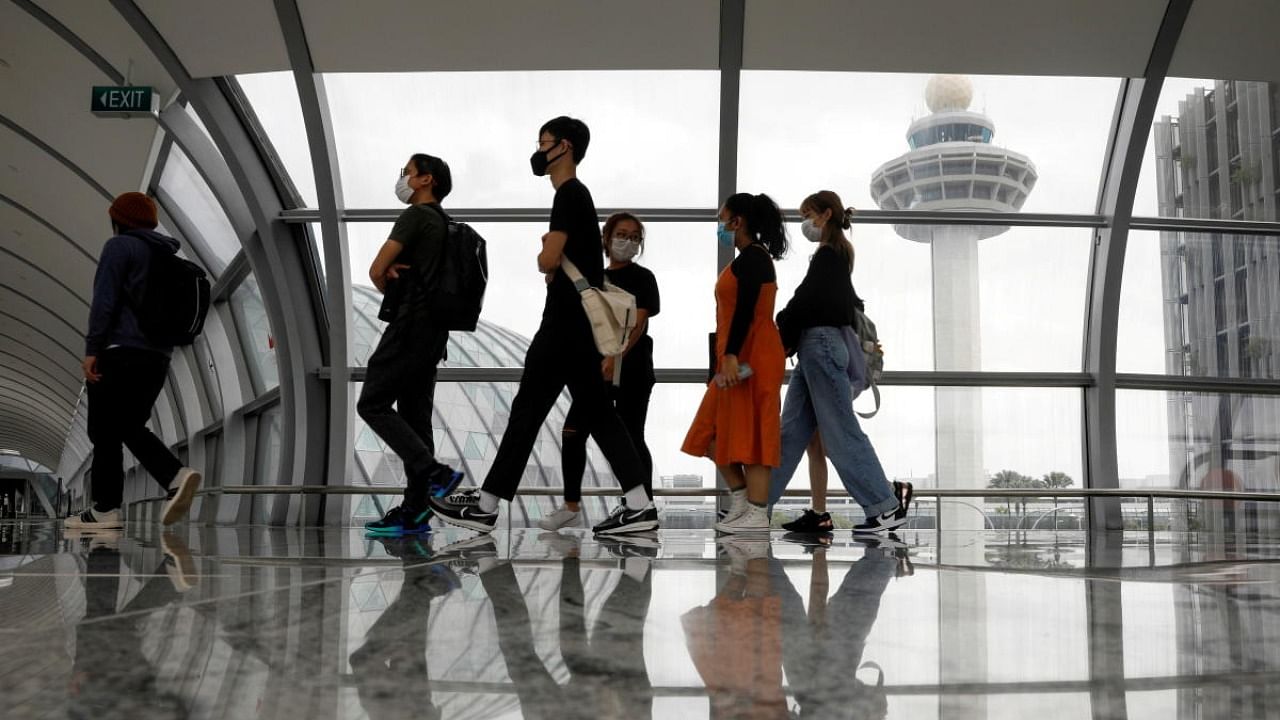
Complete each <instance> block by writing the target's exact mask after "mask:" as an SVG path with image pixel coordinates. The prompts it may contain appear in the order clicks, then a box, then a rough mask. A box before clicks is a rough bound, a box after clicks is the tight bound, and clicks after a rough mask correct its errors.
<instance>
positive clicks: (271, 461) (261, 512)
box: [253, 405, 290, 523]
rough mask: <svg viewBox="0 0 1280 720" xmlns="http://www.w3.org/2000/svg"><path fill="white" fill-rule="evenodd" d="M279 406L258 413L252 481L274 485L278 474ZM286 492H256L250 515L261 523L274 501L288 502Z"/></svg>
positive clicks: (278, 480)
mask: <svg viewBox="0 0 1280 720" xmlns="http://www.w3.org/2000/svg"><path fill="white" fill-rule="evenodd" d="M280 413H281V411H280V406H279V405H275V406H273V407H270V408H268V409H266V410H263V411H262V412H261V413H259V414H258V417H257V420H256V423H257V434H256V436H255V437H256V442H255V443H254V446H253V484H254V485H277V484H279V483H280V478H279V476H278V475H277V473H278V472H279V470H280ZM289 501H290V498H289V496H288V495H275V496H272V495H259V496H255V497H254V498H253V510H254V517H255V520H256V521H257V522H260V523H265V522H266V520H267V518H269V517H270V515H271V508H272V507H274V506H275V504H276V503H288V502H289Z"/></svg>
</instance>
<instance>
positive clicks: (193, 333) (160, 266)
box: [133, 240, 210, 346]
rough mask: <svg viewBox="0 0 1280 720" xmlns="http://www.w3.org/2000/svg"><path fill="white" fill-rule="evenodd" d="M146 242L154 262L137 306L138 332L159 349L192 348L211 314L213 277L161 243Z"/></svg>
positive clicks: (136, 299) (138, 292)
mask: <svg viewBox="0 0 1280 720" xmlns="http://www.w3.org/2000/svg"><path fill="white" fill-rule="evenodd" d="M144 242H146V243H147V244H148V245H150V246H151V259H150V261H149V262H148V263H147V273H146V276H145V277H146V279H145V280H144V282H143V285H142V287H141V288H139V289H138V291H137V296H136V297H135V298H134V303H133V313H134V315H135V316H137V318H138V328H139V329H140V330H142V334H143V335H145V336H146V338H147V340H149V341H150V342H153V343H155V344H156V345H171V346H178V345H190V344H191V343H193V342H195V340H196V338H197V337H199V335H200V333H201V331H203V330H204V319H205V316H207V315H208V314H209V301H210V286H209V276H208V275H207V274H205V271H204V270H203V269H201V268H200V266H199V265H196V264H195V263H193V262H191V261H190V260H185V259H183V258H180V257H178V256H177V254H176V253H171V252H169V250H168V248H162V247H160V245H159V243H155V242H151V241H150V240H144Z"/></svg>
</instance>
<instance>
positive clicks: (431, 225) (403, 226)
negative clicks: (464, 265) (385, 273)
mask: <svg viewBox="0 0 1280 720" xmlns="http://www.w3.org/2000/svg"><path fill="white" fill-rule="evenodd" d="M441 212H442V211H441V209H440V205H439V203H430V204H423V205H410V206H409V207H407V208H405V209H404V212H402V213H400V217H398V218H396V224H395V225H394V226H392V228H391V234H390V235H388V236H387V238H388V239H390V240H395V241H396V242H398V243H400V244H401V245H403V246H404V248H403V249H401V250H400V254H399V255H398V256H396V260H395V261H396V262H397V263H403V264H405V265H408V266H409V269H408V270H405V271H402V272H401V275H400V277H401V278H402V279H403V278H409V277H411V278H413V279H414V280H415V282H413V283H412V285H411V286H410V290H409V293H410V294H409V295H408V296H407V297H406V298H405V302H404V304H403V305H402V306H401V310H400V317H404V316H405V315H407V314H409V313H412V314H414V315H415V316H421V315H422V314H424V313H425V312H426V311H427V307H426V293H425V289H426V285H427V283H426V280H427V279H428V277H427V276H428V274H429V273H430V272H431V270H432V269H433V267H434V266H435V263H436V262H437V261H438V260H439V258H440V252H441V250H443V249H444V241H445V238H446V236H447V235H448V232H449V226H448V225H447V224H446V223H445V220H444V218H443V217H441V214H440V213H441Z"/></svg>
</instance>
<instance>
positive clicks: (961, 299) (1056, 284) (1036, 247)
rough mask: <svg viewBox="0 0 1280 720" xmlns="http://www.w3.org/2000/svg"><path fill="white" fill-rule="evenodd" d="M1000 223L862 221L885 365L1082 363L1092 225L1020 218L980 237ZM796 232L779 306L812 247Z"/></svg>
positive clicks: (858, 229)
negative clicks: (1027, 222) (1029, 222)
mask: <svg viewBox="0 0 1280 720" xmlns="http://www.w3.org/2000/svg"><path fill="white" fill-rule="evenodd" d="M994 230H996V229H994V228H981V227H962V226H954V227H953V226H927V225H920V226H916V225H900V226H888V225H856V226H855V227H854V228H853V230H852V232H851V233H850V239H851V240H852V241H853V243H854V247H855V254H856V264H855V267H854V271H853V281H854V287H855V288H856V289H857V291H858V294H859V296H861V297H862V298H863V300H864V301H865V302H866V304H867V314H868V316H870V317H871V318H872V319H873V320H874V321H875V322H876V329H877V331H878V332H879V334H880V339H881V343H882V344H883V345H884V348H885V369H886V370H934V369H937V370H982V371H1030V370H1054V371H1079V370H1080V367H1081V342H1082V337H1083V333H1084V303H1085V291H1086V288H1087V284H1088V272H1089V249H1090V244H1091V242H1092V240H1091V238H1092V233H1091V232H1090V231H1089V230H1087V229H1081V228H1029V227H1014V228H1008V229H1007V230H1006V231H1005V232H1003V233H1000V234H997V235H994V236H993V237H988V238H987V239H984V240H976V238H977V237H980V236H981V235H990V234H992V232H993V231H994ZM788 235H789V236H790V238H791V241H792V247H791V251H790V253H789V254H788V255H787V257H786V258H784V259H783V260H782V261H781V262H779V263H778V264H777V268H778V284H779V300H778V304H779V307H780V308H781V306H784V305H785V304H786V302H787V301H788V300H790V299H791V296H792V295H793V294H794V293H795V288H796V286H797V285H799V283H800V281H801V280H802V279H803V278H804V273H805V271H806V270H807V269H808V264H809V258H810V257H811V256H812V252H813V246H812V245H810V244H809V243H808V242H806V241H805V240H804V237H803V235H801V233H800V228H799V224H793V225H791V226H790V227H789V228H788ZM908 237H909V238H912V240H908V239H907V238H908ZM935 279H936V280H937V284H936V286H935Z"/></svg>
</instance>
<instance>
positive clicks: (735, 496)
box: [729, 487, 747, 503]
mask: <svg viewBox="0 0 1280 720" xmlns="http://www.w3.org/2000/svg"><path fill="white" fill-rule="evenodd" d="M729 499H730V500H731V501H733V502H735V503H744V502H746V501H747V489H746V488H745V487H740V488H738V489H737V490H730V491H729Z"/></svg>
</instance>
